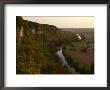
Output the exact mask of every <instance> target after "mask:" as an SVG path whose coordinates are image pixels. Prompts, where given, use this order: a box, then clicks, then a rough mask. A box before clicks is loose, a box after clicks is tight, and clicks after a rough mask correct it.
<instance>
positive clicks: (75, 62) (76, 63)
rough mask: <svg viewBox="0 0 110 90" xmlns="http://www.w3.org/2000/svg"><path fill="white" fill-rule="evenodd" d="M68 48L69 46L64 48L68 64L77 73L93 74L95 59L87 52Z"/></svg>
mask: <svg viewBox="0 0 110 90" xmlns="http://www.w3.org/2000/svg"><path fill="white" fill-rule="evenodd" d="M68 47H69V46H68V45H67V46H65V47H64V48H63V55H64V56H65V59H66V60H67V62H68V64H69V65H70V66H71V67H74V68H75V70H76V72H79V73H80V74H93V73H94V71H93V70H94V64H93V58H92V57H91V56H90V55H89V54H88V53H87V52H81V51H77V50H76V48H75V47H74V48H75V49H70V48H68ZM77 47H78V46H77Z"/></svg>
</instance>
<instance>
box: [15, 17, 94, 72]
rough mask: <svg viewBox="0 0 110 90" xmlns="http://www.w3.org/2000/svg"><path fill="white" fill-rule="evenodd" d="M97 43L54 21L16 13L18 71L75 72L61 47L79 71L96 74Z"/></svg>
mask: <svg viewBox="0 0 110 90" xmlns="http://www.w3.org/2000/svg"><path fill="white" fill-rule="evenodd" d="M93 44H94V42H93V40H92V41H91V40H88V39H86V37H84V36H82V39H81V40H80V39H79V38H78V36H77V35H76V34H75V33H72V32H68V31H62V30H61V29H59V28H58V27H56V26H54V25H49V24H40V23H37V22H32V21H28V20H24V19H23V18H22V17H21V16H16V74H73V73H72V72H71V71H70V70H69V68H68V66H67V65H62V62H61V60H60V59H61V58H59V57H58V55H56V52H57V51H58V50H59V49H60V48H61V47H62V52H63V55H64V56H65V59H66V61H67V63H68V65H69V66H70V67H71V68H72V67H73V68H74V69H75V71H76V72H78V74H94V47H93ZM74 74H77V73H74Z"/></svg>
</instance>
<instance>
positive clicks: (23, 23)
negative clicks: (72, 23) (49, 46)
mask: <svg viewBox="0 0 110 90" xmlns="http://www.w3.org/2000/svg"><path fill="white" fill-rule="evenodd" d="M57 31H59V29H58V28H57V27H56V26H54V25H48V24H39V23H37V22H31V21H27V20H23V19H22V17H20V16H17V17H16V40H17V42H18V41H21V40H22V39H23V37H25V36H27V35H30V36H31V35H33V34H34V35H37V34H42V33H46V32H57Z"/></svg>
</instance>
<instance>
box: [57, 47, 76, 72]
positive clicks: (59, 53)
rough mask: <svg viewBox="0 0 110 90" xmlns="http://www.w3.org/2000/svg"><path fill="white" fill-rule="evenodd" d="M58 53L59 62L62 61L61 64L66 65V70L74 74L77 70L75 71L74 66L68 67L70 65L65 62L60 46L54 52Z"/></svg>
mask: <svg viewBox="0 0 110 90" xmlns="http://www.w3.org/2000/svg"><path fill="white" fill-rule="evenodd" d="M56 54H57V55H58V57H59V58H60V60H61V62H62V65H66V66H67V67H68V70H69V71H70V72H71V73H74V74H76V73H77V72H76V71H75V69H74V68H72V67H70V65H69V64H68V63H67V61H66V59H65V57H64V55H63V53H62V47H61V48H60V50H58V51H57V53H56Z"/></svg>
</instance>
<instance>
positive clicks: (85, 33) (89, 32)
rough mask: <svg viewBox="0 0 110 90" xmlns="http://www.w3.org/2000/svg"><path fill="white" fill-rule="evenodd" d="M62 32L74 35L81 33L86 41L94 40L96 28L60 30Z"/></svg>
mask: <svg viewBox="0 0 110 90" xmlns="http://www.w3.org/2000/svg"><path fill="white" fill-rule="evenodd" d="M60 29H61V31H70V32H73V33H79V34H80V35H83V36H84V37H85V38H86V39H92V40H94V28H60Z"/></svg>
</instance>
